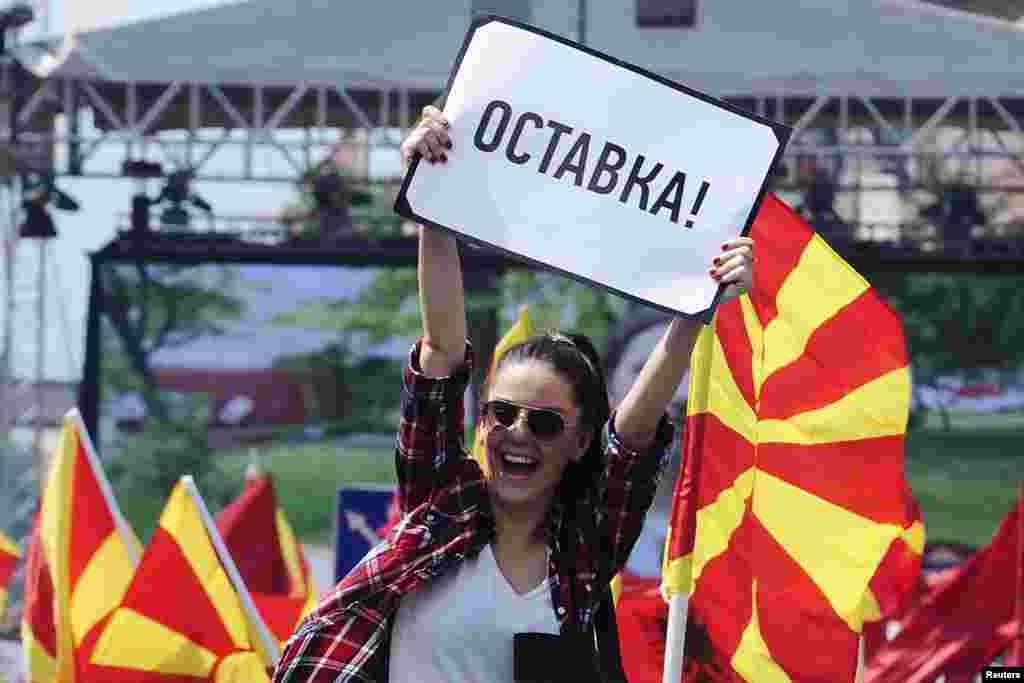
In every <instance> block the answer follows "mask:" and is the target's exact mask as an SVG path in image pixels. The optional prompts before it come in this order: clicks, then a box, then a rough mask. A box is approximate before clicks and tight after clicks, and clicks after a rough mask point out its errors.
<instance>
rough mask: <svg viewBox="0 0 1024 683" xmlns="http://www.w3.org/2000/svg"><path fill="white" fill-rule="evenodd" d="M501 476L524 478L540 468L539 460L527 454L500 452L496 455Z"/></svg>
mask: <svg viewBox="0 0 1024 683" xmlns="http://www.w3.org/2000/svg"><path fill="white" fill-rule="evenodd" d="M498 462H499V464H500V465H501V474H502V476H506V477H510V478H512V479H526V478H527V477H529V476H530V475H532V474H533V473H534V472H536V471H537V470H538V469H539V468H540V460H537V459H536V458H534V457H531V456H529V455H520V454H514V453H502V454H501V455H500V456H498Z"/></svg>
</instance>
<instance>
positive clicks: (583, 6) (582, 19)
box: [576, 0, 587, 45]
mask: <svg viewBox="0 0 1024 683" xmlns="http://www.w3.org/2000/svg"><path fill="white" fill-rule="evenodd" d="M576 41H577V42H578V43H579V44H580V45H586V44H587V0H579V2H578V3H577V4H576Z"/></svg>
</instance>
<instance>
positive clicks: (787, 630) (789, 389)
mask: <svg viewBox="0 0 1024 683" xmlns="http://www.w3.org/2000/svg"><path fill="white" fill-rule="evenodd" d="M751 236H752V237H753V238H754V239H755V241H756V243H757V249H756V263H755V269H754V273H755V282H754V287H753V289H752V291H751V293H750V295H749V296H747V295H744V296H742V297H740V298H738V299H736V300H733V301H730V302H728V303H726V304H723V305H722V306H720V307H719V308H718V311H717V313H716V316H715V319H714V322H713V325H711V326H708V327H707V328H705V329H704V330H703V331H702V333H701V335H700V338H699V339H698V342H697V344H698V346H697V348H696V349H695V351H694V355H693V367H692V372H691V381H690V389H689V401H688V406H687V418H686V433H685V436H684V451H683V452H684V456H685V462H684V467H683V472H682V473H681V474H680V477H679V480H678V482H677V486H676V494H675V500H674V502H673V514H672V520H671V525H670V530H669V540H668V543H667V544H666V556H665V567H664V572H663V589H664V592H665V593H667V594H670V595H671V594H680V593H681V594H689V611H690V618H691V619H695V620H697V621H699V622H700V623H701V624H703V626H704V627H705V628H706V630H707V633H708V636H709V638H710V640H711V644H712V646H713V647H714V649H715V650H716V651H717V652H718V653H719V654H720V655H723V659H724V660H726V661H729V662H730V665H731V670H730V671H729V672H726V677H727V679H729V680H735V681H756V682H757V683H768V682H770V683H774V682H776V681H779V682H781V681H823V680H828V681H850V682H852V681H853V680H854V677H855V672H856V668H857V648H858V640H859V634H860V631H861V627H862V625H863V622H864V621H865V620H866V619H872V618H878V616H879V614H880V613H882V612H884V611H886V610H887V609H888V606H890V605H892V604H893V603H894V602H896V601H898V600H899V598H900V597H901V596H902V595H903V594H905V593H906V592H907V591H908V589H909V585H910V584H911V583H912V581H913V580H914V578H915V577H916V574H917V570H918V568H919V561H920V554H921V551H922V549H923V545H924V529H923V526H922V525H921V522H920V516H919V513H918V512H917V507H916V504H915V502H914V500H913V497H912V495H911V494H910V490H909V488H908V486H907V484H906V481H905V478H904V471H903V440H904V433H905V430H906V423H907V416H908V411H909V401H910V372H909V368H908V365H907V354H906V346H905V340H904V336H903V332H902V326H901V324H900V321H899V318H898V317H897V315H896V313H895V312H894V311H893V310H892V309H890V308H889V306H888V305H887V304H886V303H885V302H884V301H883V300H882V299H881V298H880V297H879V296H878V294H877V293H876V292H875V291H874V290H873V289H872V288H871V287H870V285H869V284H868V283H867V282H866V281H865V280H864V278H862V277H861V276H860V275H859V274H858V273H857V272H856V271H854V270H853V269H852V268H851V267H850V266H849V265H848V264H847V263H846V262H845V261H843V259H842V258H840V257H839V256H838V255H837V254H836V253H835V252H834V251H832V249H831V248H830V247H829V246H828V244H827V243H826V242H825V241H824V240H822V239H821V238H820V237H819V236H817V235H815V234H814V233H813V232H812V230H811V229H810V227H809V226H808V225H807V224H806V223H805V222H804V221H803V220H802V219H801V218H800V217H799V216H798V215H797V214H795V213H794V212H793V211H792V210H791V209H789V208H788V207H787V206H786V205H784V204H783V203H782V202H781V201H779V200H778V199H777V198H776V197H774V196H771V195H768V196H766V197H765V200H764V203H763V206H762V207H761V209H760V212H759V213H758V216H757V219H756V221H755V223H754V225H753V228H752V231H751Z"/></svg>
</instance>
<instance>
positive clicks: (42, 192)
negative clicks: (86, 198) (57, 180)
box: [18, 174, 81, 239]
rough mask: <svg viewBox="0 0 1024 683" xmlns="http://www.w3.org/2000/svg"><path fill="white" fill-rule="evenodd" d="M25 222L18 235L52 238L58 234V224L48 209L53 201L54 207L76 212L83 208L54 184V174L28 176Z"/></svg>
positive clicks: (33, 237) (23, 203)
mask: <svg viewBox="0 0 1024 683" xmlns="http://www.w3.org/2000/svg"><path fill="white" fill-rule="evenodd" d="M23 187H24V190H23V196H24V199H23V200H22V202H21V206H22V208H23V209H24V210H25V222H24V223H22V225H21V226H20V227H19V229H18V236H19V237H25V238H29V239H51V238H53V237H56V236H57V226H56V225H55V224H54V222H53V217H52V216H51V215H50V212H49V211H47V210H46V205H47V204H49V203H50V202H51V201H52V202H53V204H54V208H56V209H59V210H61V211H69V212H74V211H78V210H79V209H80V208H81V205H80V204H79V203H78V201H77V200H76V199H75V198H74V197H72V196H71V195H69V194H67V193H66V192H64V191H63V190H61V189H60V188H58V187H57V186H56V185H55V184H54V178H53V176H52V175H49V174H46V175H38V176H27V177H26V178H25V180H24V185H23Z"/></svg>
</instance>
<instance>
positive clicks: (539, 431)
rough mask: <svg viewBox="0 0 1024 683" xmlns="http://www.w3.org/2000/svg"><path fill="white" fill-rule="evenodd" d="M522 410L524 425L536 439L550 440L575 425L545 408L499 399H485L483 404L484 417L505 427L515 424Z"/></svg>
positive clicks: (508, 427) (509, 427)
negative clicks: (524, 413)
mask: <svg viewBox="0 0 1024 683" xmlns="http://www.w3.org/2000/svg"><path fill="white" fill-rule="evenodd" d="M522 411H526V426H527V427H529V428H530V432H531V433H532V434H533V435H534V436H535V437H536V438H538V439H543V440H545V441H550V440H552V439H554V438H556V437H557V436H558V435H559V434H561V433H562V432H564V431H565V430H567V429H571V428H573V427H575V425H568V424H566V422H565V418H564V417H562V415H561V414H560V413H556V412H555V411H554V410H548V409H546V408H531V407H530V406H523V405H519V404H518V403H512V402H511V401H501V400H498V401H487V402H486V403H484V405H483V414H484V418H485V419H488V420H490V421H491V422H492V423H493V424H495V425H499V426H501V427H504V428H505V429H511V428H512V426H513V425H515V423H516V422H517V421H518V420H519V414H520V413H521V412H522Z"/></svg>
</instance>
